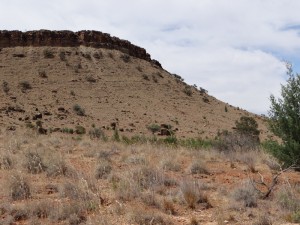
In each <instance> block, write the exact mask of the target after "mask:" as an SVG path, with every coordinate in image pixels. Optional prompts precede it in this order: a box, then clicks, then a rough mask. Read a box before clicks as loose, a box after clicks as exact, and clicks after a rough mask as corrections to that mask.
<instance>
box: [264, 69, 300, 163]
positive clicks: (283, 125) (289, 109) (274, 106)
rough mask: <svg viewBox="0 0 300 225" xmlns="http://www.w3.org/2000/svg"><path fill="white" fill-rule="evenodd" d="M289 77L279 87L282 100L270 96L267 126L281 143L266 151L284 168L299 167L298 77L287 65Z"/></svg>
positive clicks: (299, 120)
mask: <svg viewBox="0 0 300 225" xmlns="http://www.w3.org/2000/svg"><path fill="white" fill-rule="evenodd" d="M287 69H288V71H287V74H288V76H289V78H288V80H287V84H286V85H282V87H281V96H282V98H279V99H275V97H274V96H273V95H271V108H270V111H269V116H270V120H269V125H270V129H271V131H272V132H273V133H274V134H275V135H276V136H278V137H279V138H281V140H282V142H281V143H280V144H279V143H275V142H273V143H272V144H271V145H269V146H267V147H269V148H268V150H269V151H270V152H271V153H272V154H273V155H274V156H275V157H277V158H278V159H279V160H280V161H282V162H283V163H284V166H290V165H295V166H298V167H299V166H300V135H299V133H300V111H299V109H300V101H299V96H300V75H299V74H294V72H293V68H292V66H290V65H287Z"/></svg>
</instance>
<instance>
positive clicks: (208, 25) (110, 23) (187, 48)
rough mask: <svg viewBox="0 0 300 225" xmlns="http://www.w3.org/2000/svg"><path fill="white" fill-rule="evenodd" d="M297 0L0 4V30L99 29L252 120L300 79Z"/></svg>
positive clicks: (5, 0)
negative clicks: (293, 76) (294, 77)
mask: <svg viewBox="0 0 300 225" xmlns="http://www.w3.org/2000/svg"><path fill="white" fill-rule="evenodd" d="M299 9H300V1H299V0H184V1H183V0H163V1H161V0H85V1H82V0H51V1H41V0H26V1H24V0H0V10H1V13H0V21H1V22H0V29H2V30H4V29H6V30H22V31H28V30H36V29H51V30H72V31H78V30H83V29H84V30H99V31H102V32H105V33H110V34H111V35H112V36H117V37H120V38H122V39H127V40H129V41H131V42H132V43H134V44H136V45H139V46H141V47H143V48H145V49H146V50H147V51H148V52H149V53H150V54H151V56H152V58H154V59H157V60H158V61H160V62H161V64H162V65H163V67H164V68H165V69H166V70H168V71H169V72H171V73H176V74H179V75H180V76H182V77H183V78H184V79H185V81H186V82H187V83H189V84H196V85H197V86H198V87H203V88H205V89H207V90H208V92H209V94H211V95H213V96H215V97H217V98H218V99H221V100H223V101H225V102H228V103H230V104H232V105H235V106H239V107H242V108H244V109H247V110H249V111H252V112H255V113H259V114H260V113H267V111H268V109H269V105H270V104H269V96H270V94H274V95H276V96H279V93H280V84H284V83H285V80H286V74H285V71H286V70H285V64H284V63H283V62H284V61H288V62H290V63H292V64H293V65H294V70H295V71H296V72H300V14H299Z"/></svg>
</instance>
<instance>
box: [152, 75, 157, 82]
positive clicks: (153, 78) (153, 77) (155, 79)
mask: <svg viewBox="0 0 300 225" xmlns="http://www.w3.org/2000/svg"><path fill="white" fill-rule="evenodd" d="M152 80H153V81H154V83H158V80H157V78H156V77H155V76H154V75H152Z"/></svg>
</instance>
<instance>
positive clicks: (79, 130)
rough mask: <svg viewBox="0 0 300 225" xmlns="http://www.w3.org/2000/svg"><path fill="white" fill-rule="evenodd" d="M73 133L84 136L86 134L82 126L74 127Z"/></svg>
mask: <svg viewBox="0 0 300 225" xmlns="http://www.w3.org/2000/svg"><path fill="white" fill-rule="evenodd" d="M75 133H76V134H85V133H86V130H85V128H84V127H83V126H80V125H79V126H76V127H75Z"/></svg>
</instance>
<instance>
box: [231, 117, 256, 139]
mask: <svg viewBox="0 0 300 225" xmlns="http://www.w3.org/2000/svg"><path fill="white" fill-rule="evenodd" d="M235 126H236V130H237V131H238V132H239V133H241V134H245V135H249V136H252V137H258V135H259V133H260V132H259V130H258V129H257V128H258V124H257V122H256V121H255V119H254V118H252V117H249V116H241V118H240V120H239V121H235Z"/></svg>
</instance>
